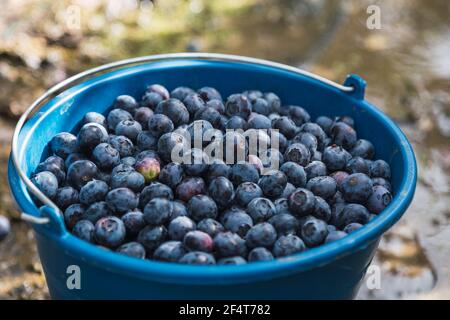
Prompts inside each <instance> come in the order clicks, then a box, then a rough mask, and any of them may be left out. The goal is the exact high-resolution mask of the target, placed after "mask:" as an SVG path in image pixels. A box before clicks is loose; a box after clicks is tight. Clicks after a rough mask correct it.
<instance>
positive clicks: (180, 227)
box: [168, 216, 196, 241]
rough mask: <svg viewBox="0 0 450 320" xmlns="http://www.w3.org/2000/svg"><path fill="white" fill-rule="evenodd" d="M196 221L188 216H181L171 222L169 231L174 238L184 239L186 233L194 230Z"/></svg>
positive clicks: (171, 237)
mask: <svg viewBox="0 0 450 320" xmlns="http://www.w3.org/2000/svg"><path fill="white" fill-rule="evenodd" d="M195 228H196V226H195V222H194V221H192V220H191V219H190V218H188V217H184V216H180V217H177V218H175V219H173V220H172V221H170V223H169V227H168V232H169V237H170V239H172V240H180V241H181V240H183V238H184V236H185V235H186V233H188V232H190V231H194V230H195Z"/></svg>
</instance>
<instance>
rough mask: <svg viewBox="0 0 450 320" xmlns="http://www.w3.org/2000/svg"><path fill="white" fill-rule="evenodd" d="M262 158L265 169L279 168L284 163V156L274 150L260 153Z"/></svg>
mask: <svg viewBox="0 0 450 320" xmlns="http://www.w3.org/2000/svg"><path fill="white" fill-rule="evenodd" d="M260 157H261V159H262V163H263V166H264V167H265V168H278V167H279V166H280V165H283V163H284V156H283V154H282V153H281V152H280V151H278V150H277V149H274V148H270V149H267V150H266V151H265V152H263V153H261V152H260Z"/></svg>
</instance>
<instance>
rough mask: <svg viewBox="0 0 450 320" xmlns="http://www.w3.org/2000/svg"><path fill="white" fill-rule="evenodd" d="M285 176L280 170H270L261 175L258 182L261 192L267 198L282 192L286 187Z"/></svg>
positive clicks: (277, 195)
mask: <svg viewBox="0 0 450 320" xmlns="http://www.w3.org/2000/svg"><path fill="white" fill-rule="evenodd" d="M286 184H287V177H286V175H285V174H284V173H283V172H281V171H278V170H277V171H270V172H268V173H267V174H266V175H263V176H262V177H261V179H260V180H259V182H258V185H259V186H260V188H261V190H262V191H263V194H264V195H265V196H266V197H269V198H277V197H280V196H281V195H282V194H283V191H284V188H286Z"/></svg>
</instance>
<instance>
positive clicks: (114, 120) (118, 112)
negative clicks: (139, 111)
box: [106, 109, 134, 131]
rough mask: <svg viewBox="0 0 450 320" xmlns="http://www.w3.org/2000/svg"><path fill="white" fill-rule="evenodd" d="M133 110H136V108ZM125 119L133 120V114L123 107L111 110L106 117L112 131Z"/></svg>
mask: <svg viewBox="0 0 450 320" xmlns="http://www.w3.org/2000/svg"><path fill="white" fill-rule="evenodd" d="M132 112H134V110H133V111H132ZM123 120H133V116H132V115H131V113H130V112H128V111H126V110H123V109H113V110H111V111H110V112H109V114H108V116H107V118H106V122H107V123H108V129H109V130H111V131H115V129H116V126H117V124H118V123H119V122H120V121H123Z"/></svg>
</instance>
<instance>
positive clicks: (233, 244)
mask: <svg viewBox="0 0 450 320" xmlns="http://www.w3.org/2000/svg"><path fill="white" fill-rule="evenodd" d="M214 248H215V250H216V252H217V256H219V257H223V258H226V257H234V256H245V255H246V253H247V247H246V245H245V240H244V239H242V238H241V237H239V235H237V234H236V233H232V232H229V231H226V232H221V233H218V234H217V235H216V236H215V237H214Z"/></svg>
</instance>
